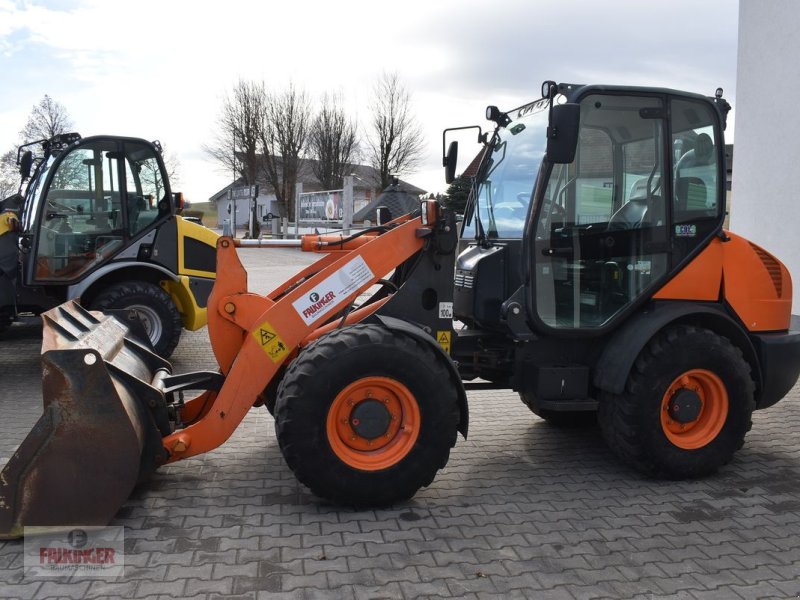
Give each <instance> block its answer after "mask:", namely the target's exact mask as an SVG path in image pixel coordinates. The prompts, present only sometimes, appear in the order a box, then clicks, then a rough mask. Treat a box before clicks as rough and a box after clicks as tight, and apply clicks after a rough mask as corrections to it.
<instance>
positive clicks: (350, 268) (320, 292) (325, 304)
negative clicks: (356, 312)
mask: <svg viewBox="0 0 800 600" xmlns="http://www.w3.org/2000/svg"><path fill="white" fill-rule="evenodd" d="M374 277H375V276H374V275H373V274H372V271H371V270H370V268H369V266H368V265H367V263H366V262H365V261H364V259H363V258H361V257H360V256H357V257H356V258H354V259H353V260H351V261H350V262H349V263H347V264H346V265H344V266H343V267H342V268H341V269H339V270H338V271H336V272H335V273H334V274H333V275H330V276H328V277H327V278H326V279H325V280H324V281H322V282H321V283H320V284H319V285H317V287H315V288H314V289H313V290H311V291H309V292H308V294H306V295H305V296H303V297H302V298H298V299H297V300H295V301H294V302H292V306H293V307H294V309H295V310H296V311H297V314H298V315H300V318H302V319H303V321H304V322H305V324H306V325H311V324H312V323H313V322H314V321H316V320H317V319H320V318H322V317H324V316H325V315H326V314H328V312H330V311H331V310H333V309H334V308H335V307H336V306H337V305H338V304H339V303H340V302H341V301H342V300H344V299H345V298H346V297H347V296H349V295H350V294H352V293H354V292H357V291H358V290H359V288H361V287H362V286H364V285H365V284H367V283H369V282H370V280H372V279H374Z"/></svg>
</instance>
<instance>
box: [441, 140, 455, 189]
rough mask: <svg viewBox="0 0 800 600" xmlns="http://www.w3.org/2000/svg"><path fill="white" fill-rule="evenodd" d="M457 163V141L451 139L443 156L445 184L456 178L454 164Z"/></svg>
mask: <svg viewBox="0 0 800 600" xmlns="http://www.w3.org/2000/svg"><path fill="white" fill-rule="evenodd" d="M457 165H458V142H457V141H456V140H453V141H452V142H450V146H448V148H447V155H446V156H445V158H444V181H445V183H447V184H450V183H453V181H455V178H456V166H457Z"/></svg>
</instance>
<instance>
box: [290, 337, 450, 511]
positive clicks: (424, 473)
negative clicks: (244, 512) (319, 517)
mask: <svg viewBox="0 0 800 600" xmlns="http://www.w3.org/2000/svg"><path fill="white" fill-rule="evenodd" d="M444 361H445V359H444V358H443V357H442V356H441V355H440V354H439V353H437V352H435V351H434V350H433V349H432V348H431V347H430V345H427V344H425V343H423V342H421V341H419V340H417V339H415V338H413V337H411V336H408V335H406V334H403V333H398V332H393V331H390V330H388V329H385V328H383V327H380V326H376V325H356V326H353V327H349V328H346V329H342V330H337V331H334V332H333V333H331V334H329V335H327V336H325V337H323V338H321V339H320V340H318V341H316V342H315V343H313V344H312V345H310V346H309V347H308V348H307V349H306V350H305V351H304V352H303V353H302V354H300V356H299V357H298V358H297V359H295V360H294V362H292V364H291V365H290V366H289V368H288V369H287V371H286V375H285V376H284V378H283V381H282V382H281V385H280V387H279V389H278V398H277V403H276V407H275V409H276V415H277V416H276V421H275V428H276V432H277V437H278V443H279V444H280V447H281V451H282V452H283V455H284V458H285V459H286V462H287V463H288V465H289V467H290V468H291V469H292V471H294V473H295V475H296V476H297V478H298V479H299V480H300V481H301V482H302V483H304V484H305V485H307V486H308V487H309V488H310V489H311V491H312V492H313V493H314V494H316V495H317V496H320V497H323V498H327V499H329V500H332V501H334V502H336V503H340V504H348V505H354V506H382V505H387V504H391V503H393V502H396V501H400V500H405V499H407V498H410V497H411V496H413V495H414V494H415V493H416V491H417V490H418V489H419V488H420V487H423V486H426V485H429V484H430V483H431V482H432V481H433V478H434V477H435V475H436V472H437V471H438V470H439V469H441V468H442V467H444V466H445V464H447V460H448V458H449V455H450V448H452V447H453V445H454V444H455V441H456V429H457V426H458V420H459V407H458V394H457V382H455V381H453V378H452V375H451V370H450V369H449V368H448V367H447V365H446V364H445V363H444Z"/></svg>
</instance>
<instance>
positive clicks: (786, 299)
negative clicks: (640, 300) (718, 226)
mask: <svg viewBox="0 0 800 600" xmlns="http://www.w3.org/2000/svg"><path fill="white" fill-rule="evenodd" d="M726 235H727V236H728V239H727V241H723V240H721V239H720V238H714V239H713V240H712V241H711V243H710V244H709V245H708V247H707V248H706V249H705V250H703V251H702V252H701V253H700V254H699V255H698V256H697V257H696V258H695V259H694V260H693V261H692V262H691V263H689V264H688V265H687V266H686V267H685V268H684V269H683V270H682V271H681V272H680V273H678V274H677V275H675V277H673V278H672V279H671V280H670V281H669V282H668V283H667V284H666V285H665V286H664V287H662V288H661V289H660V290H659V291H658V292H656V293H655V294H654V295H653V299H655V300H693V301H711V302H713V301H716V300H718V299H719V296H720V289H722V295H723V297H724V298H725V300H726V301H727V302H728V304H729V305H730V306H731V308H733V310H734V311H735V312H736V314H737V316H738V317H739V319H741V321H742V323H744V325H745V327H746V328H747V329H748V330H749V331H753V332H756V331H784V330H786V329H788V328H789V322H790V321H791V312H792V279H791V276H790V275H789V272H788V271H787V269H786V267H785V266H783V264H782V263H781V262H780V261H779V260H778V259H776V258H775V257H774V256H772V255H771V254H769V253H768V252H766V251H765V250H763V249H762V248H760V247H759V246H756V245H755V244H753V243H751V242H749V241H747V240H746V239H744V238H743V237H740V236H738V235H735V234H732V233H726Z"/></svg>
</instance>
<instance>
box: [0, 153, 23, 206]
mask: <svg viewBox="0 0 800 600" xmlns="http://www.w3.org/2000/svg"><path fill="white" fill-rule="evenodd" d="M19 183H20V177H19V169H18V168H17V151H16V149H15V150H9V151H8V152H6V153H5V154H3V156H1V157H0V200H3V199H4V198H8V197H9V196H11V195H12V194H16V193H17V190H18V189H19Z"/></svg>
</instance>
